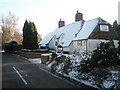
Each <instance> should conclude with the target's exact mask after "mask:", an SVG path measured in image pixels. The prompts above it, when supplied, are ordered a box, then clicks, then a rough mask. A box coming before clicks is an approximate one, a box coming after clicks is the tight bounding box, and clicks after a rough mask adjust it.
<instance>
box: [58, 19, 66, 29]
mask: <svg viewBox="0 0 120 90" xmlns="http://www.w3.org/2000/svg"><path fill="white" fill-rule="evenodd" d="M63 26H65V21H62V20H61V19H60V21H59V22H58V28H61V27H63Z"/></svg>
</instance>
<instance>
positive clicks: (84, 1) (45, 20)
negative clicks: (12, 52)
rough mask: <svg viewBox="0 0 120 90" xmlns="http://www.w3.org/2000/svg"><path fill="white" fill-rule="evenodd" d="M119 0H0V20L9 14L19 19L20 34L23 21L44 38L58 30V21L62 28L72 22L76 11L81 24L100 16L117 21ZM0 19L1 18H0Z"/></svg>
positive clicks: (110, 20)
mask: <svg viewBox="0 0 120 90" xmlns="http://www.w3.org/2000/svg"><path fill="white" fill-rule="evenodd" d="M119 1H120V0H0V8H1V10H0V18H1V17H2V16H7V15H8V13H9V12H12V13H14V14H15V16H16V17H19V23H18V27H19V28H20V31H21V32H22V28H23V25H24V22H25V20H26V19H27V20H28V21H29V20H30V21H32V22H34V23H35V25H36V28H37V31H38V33H39V34H41V35H42V38H44V37H45V36H46V35H47V34H49V33H50V32H52V31H54V30H55V29H56V28H58V21H59V20H60V18H61V19H62V20H63V21H65V25H67V24H70V23H73V22H75V14H76V12H77V10H78V11H79V12H81V13H83V19H84V20H85V21H87V20H90V19H94V18H97V17H101V18H102V19H104V20H106V21H107V22H109V23H111V24H112V23H113V22H114V21H115V20H118V2H119ZM0 20H1V19H0Z"/></svg>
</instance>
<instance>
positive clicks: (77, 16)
mask: <svg viewBox="0 0 120 90" xmlns="http://www.w3.org/2000/svg"><path fill="white" fill-rule="evenodd" d="M81 20H83V14H82V13H79V12H78V10H77V13H76V15H75V22H77V21H81Z"/></svg>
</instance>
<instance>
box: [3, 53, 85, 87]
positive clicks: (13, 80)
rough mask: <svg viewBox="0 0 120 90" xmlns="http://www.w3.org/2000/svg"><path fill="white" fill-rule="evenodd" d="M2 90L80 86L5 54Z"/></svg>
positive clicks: (22, 59) (24, 60)
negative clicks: (8, 89) (6, 89)
mask: <svg viewBox="0 0 120 90" xmlns="http://www.w3.org/2000/svg"><path fill="white" fill-rule="evenodd" d="M2 88H78V86H76V85H74V84H73V83H70V82H69V81H66V80H64V79H61V78H58V77H56V76H54V75H52V74H50V73H48V72H46V71H44V70H42V69H40V68H38V66H37V65H36V64H32V63H30V62H29V61H27V60H26V59H25V58H23V57H20V56H16V55H13V54H9V53H3V54H2ZM82 88H83V87H82Z"/></svg>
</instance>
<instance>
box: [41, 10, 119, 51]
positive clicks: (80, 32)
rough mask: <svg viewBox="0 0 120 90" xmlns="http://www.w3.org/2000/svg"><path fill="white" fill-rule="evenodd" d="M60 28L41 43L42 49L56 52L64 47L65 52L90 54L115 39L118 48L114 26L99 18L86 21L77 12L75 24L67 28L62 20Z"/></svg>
mask: <svg viewBox="0 0 120 90" xmlns="http://www.w3.org/2000/svg"><path fill="white" fill-rule="evenodd" d="M58 27H59V28H57V29H56V30H54V31H53V32H51V33H50V34H48V35H47V36H46V37H45V38H44V39H43V40H42V41H41V42H40V43H39V45H40V47H49V49H53V50H56V49H57V47H58V46H62V47H63V51H64V52H69V53H90V52H92V51H93V50H94V49H96V48H97V46H98V45H99V44H100V42H107V40H109V39H113V40H114V43H115V45H116V46H117V43H118V41H117V33H116V32H115V31H114V30H113V29H112V26H111V25H110V24H109V23H108V22H106V21H105V20H103V19H101V18H99V17H98V18H95V19H92V20H89V21H84V20H83V14H82V13H79V12H77V14H76V16H75V22H74V23H71V24H69V25H66V26H65V22H64V21H61V20H60V21H59V24H58ZM56 42H57V44H56Z"/></svg>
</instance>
